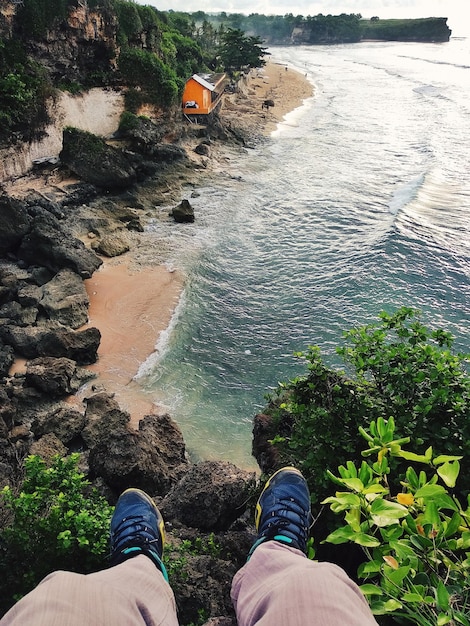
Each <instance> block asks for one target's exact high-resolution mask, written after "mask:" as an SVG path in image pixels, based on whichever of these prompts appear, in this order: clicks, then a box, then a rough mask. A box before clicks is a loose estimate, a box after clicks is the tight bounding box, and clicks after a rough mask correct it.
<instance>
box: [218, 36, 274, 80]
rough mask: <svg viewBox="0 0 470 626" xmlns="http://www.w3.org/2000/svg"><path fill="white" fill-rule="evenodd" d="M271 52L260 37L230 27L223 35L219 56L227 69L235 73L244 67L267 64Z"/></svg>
mask: <svg viewBox="0 0 470 626" xmlns="http://www.w3.org/2000/svg"><path fill="white" fill-rule="evenodd" d="M267 54H269V52H267V48H265V47H263V46H262V41H261V39H260V38H259V37H253V36H247V35H245V34H244V33H243V31H241V30H240V29H238V28H229V29H227V30H226V31H225V32H223V33H222V35H221V44H220V48H219V50H218V56H219V58H220V61H221V62H222V65H223V66H224V68H225V70H226V71H228V72H230V73H233V72H237V71H240V70H242V69H243V68H251V67H262V66H263V65H266V61H265V60H264V58H263V57H265V56H266V55H267Z"/></svg>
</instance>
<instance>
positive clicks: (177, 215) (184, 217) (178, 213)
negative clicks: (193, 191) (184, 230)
mask: <svg viewBox="0 0 470 626" xmlns="http://www.w3.org/2000/svg"><path fill="white" fill-rule="evenodd" d="M170 215H171V216H172V217H173V219H174V220H175V222H178V223H180V224H183V223H191V222H194V209H193V207H192V205H191V203H190V202H189V200H187V199H186V198H184V199H183V200H181V202H180V204H179V205H178V206H177V207H175V208H174V209H173V210H172V211H171V213H170Z"/></svg>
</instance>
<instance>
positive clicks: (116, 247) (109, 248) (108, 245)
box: [92, 232, 130, 257]
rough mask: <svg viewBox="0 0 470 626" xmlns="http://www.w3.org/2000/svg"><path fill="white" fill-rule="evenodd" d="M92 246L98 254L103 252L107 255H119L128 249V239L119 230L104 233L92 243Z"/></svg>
mask: <svg viewBox="0 0 470 626" xmlns="http://www.w3.org/2000/svg"><path fill="white" fill-rule="evenodd" d="M92 247H93V249H94V250H96V252H98V254H104V256H107V257H115V256H120V255H121V254H124V253H125V252H127V251H128V250H129V249H130V246H129V241H128V240H127V238H126V237H125V235H123V234H122V233H119V232H114V233H109V234H107V235H105V236H104V237H102V238H101V239H100V240H99V241H97V242H95V243H94V244H92Z"/></svg>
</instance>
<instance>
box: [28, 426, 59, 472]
mask: <svg viewBox="0 0 470 626" xmlns="http://www.w3.org/2000/svg"><path fill="white" fill-rule="evenodd" d="M30 454H36V455H37V456H40V457H41V458H42V459H44V460H45V461H46V464H47V465H50V464H51V463H52V459H53V458H54V457H55V456H56V455H57V454H58V455H59V456H65V455H66V454H67V448H66V447H65V446H64V444H63V443H62V442H61V441H60V439H58V438H57V437H56V436H55V435H54V434H53V433H48V434H47V435H44V437H41V438H40V439H38V440H37V441H34V442H33V443H32V445H31V450H30Z"/></svg>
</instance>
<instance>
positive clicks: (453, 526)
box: [444, 511, 462, 538]
mask: <svg viewBox="0 0 470 626" xmlns="http://www.w3.org/2000/svg"><path fill="white" fill-rule="evenodd" d="M461 523H462V518H461V516H460V514H459V513H458V512H457V511H455V513H454V514H453V515H452V518H451V519H450V521H449V522H448V523H447V528H446V530H445V533H444V536H445V537H446V538H448V537H452V535H453V534H454V533H455V532H457V530H458V529H459V526H460V524H461Z"/></svg>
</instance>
